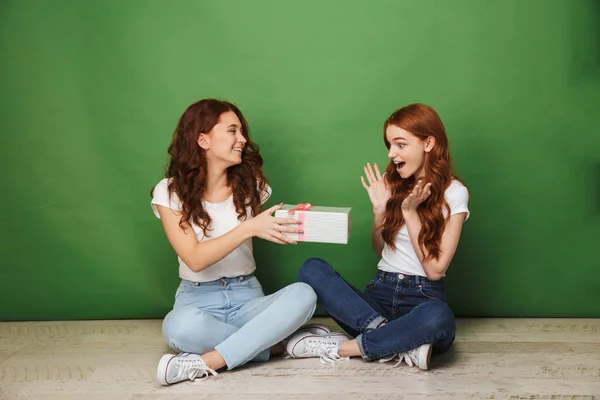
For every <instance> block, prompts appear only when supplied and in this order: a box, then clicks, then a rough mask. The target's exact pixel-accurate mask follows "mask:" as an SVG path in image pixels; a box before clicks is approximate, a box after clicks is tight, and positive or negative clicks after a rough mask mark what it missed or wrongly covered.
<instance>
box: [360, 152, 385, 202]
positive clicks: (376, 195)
mask: <svg viewBox="0 0 600 400" xmlns="http://www.w3.org/2000/svg"><path fill="white" fill-rule="evenodd" d="M365 175H366V177H367V181H368V182H369V185H367V183H366V182H365V178H364V177H362V176H361V177H360V180H361V181H362V184H363V187H364V188H365V190H366V191H367V193H368V194H369V199H370V200H371V204H373V211H374V212H376V213H384V212H385V205H386V204H387V201H388V200H389V199H390V197H391V196H392V191H391V189H390V187H389V185H388V183H387V180H386V179H385V174H384V176H381V172H379V167H378V166H377V164H375V173H373V168H372V167H371V163H367V165H366V166H365Z"/></svg>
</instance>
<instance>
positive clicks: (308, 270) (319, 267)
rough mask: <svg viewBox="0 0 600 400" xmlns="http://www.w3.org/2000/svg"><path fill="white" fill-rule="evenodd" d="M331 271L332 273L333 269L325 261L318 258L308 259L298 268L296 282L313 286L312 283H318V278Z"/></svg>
mask: <svg viewBox="0 0 600 400" xmlns="http://www.w3.org/2000/svg"><path fill="white" fill-rule="evenodd" d="M331 271H334V269H333V267H332V266H331V265H329V263H327V261H325V260H322V259H320V258H309V259H308V260H306V261H305V262H304V264H302V267H300V272H299V273H298V281H300V282H304V283H308V284H309V285H311V286H313V283H314V282H318V281H319V276H321V275H323V274H325V273H328V272H331Z"/></svg>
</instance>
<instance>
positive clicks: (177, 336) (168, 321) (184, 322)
mask: <svg viewBox="0 0 600 400" xmlns="http://www.w3.org/2000/svg"><path fill="white" fill-rule="evenodd" d="M205 318H207V317H206V316H205V315H204V313H203V312H202V311H201V310H200V309H198V308H197V307H193V306H183V307H179V308H176V309H174V310H172V311H171V312H170V313H168V314H167V316H166V317H165V319H164V320H163V324H162V333H163V337H164V338H165V340H166V341H167V343H168V344H169V346H171V347H172V348H174V349H175V350H178V351H186V350H185V348H186V347H187V346H186V343H188V342H190V341H192V340H194V339H195V340H196V341H197V339H198V338H202V337H205V335H204V332H203V331H204V330H206V329H210V328H209V327H208V325H209V321H208V320H207V321H203V320H204V319H205Z"/></svg>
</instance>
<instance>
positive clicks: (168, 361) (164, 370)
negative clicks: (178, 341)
mask: <svg viewBox="0 0 600 400" xmlns="http://www.w3.org/2000/svg"><path fill="white" fill-rule="evenodd" d="M209 374H212V375H214V376H217V375H219V374H218V373H217V372H216V371H214V370H212V369H210V368H208V367H207V366H206V364H205V363H204V360H203V359H202V358H201V357H200V356H199V355H198V354H191V353H180V354H178V355H174V354H165V355H164V356H162V358H161V359H160V362H159V363H158V370H157V371H156V380H157V381H158V383H160V384H161V385H170V384H172V383H177V382H181V381H184V380H186V379H190V380H192V381H193V380H194V379H196V378H198V379H206V378H207V377H208V376H209Z"/></svg>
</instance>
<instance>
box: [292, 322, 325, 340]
mask: <svg viewBox="0 0 600 400" xmlns="http://www.w3.org/2000/svg"><path fill="white" fill-rule="evenodd" d="M303 331H307V332H310V333H312V334H315V335H329V334H330V333H331V329H329V327H327V326H325V325H322V324H308V325H303V326H301V327H300V328H298V330H297V331H296V333H298V332H303ZM292 335H293V334H292ZM290 337H291V336H290Z"/></svg>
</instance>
